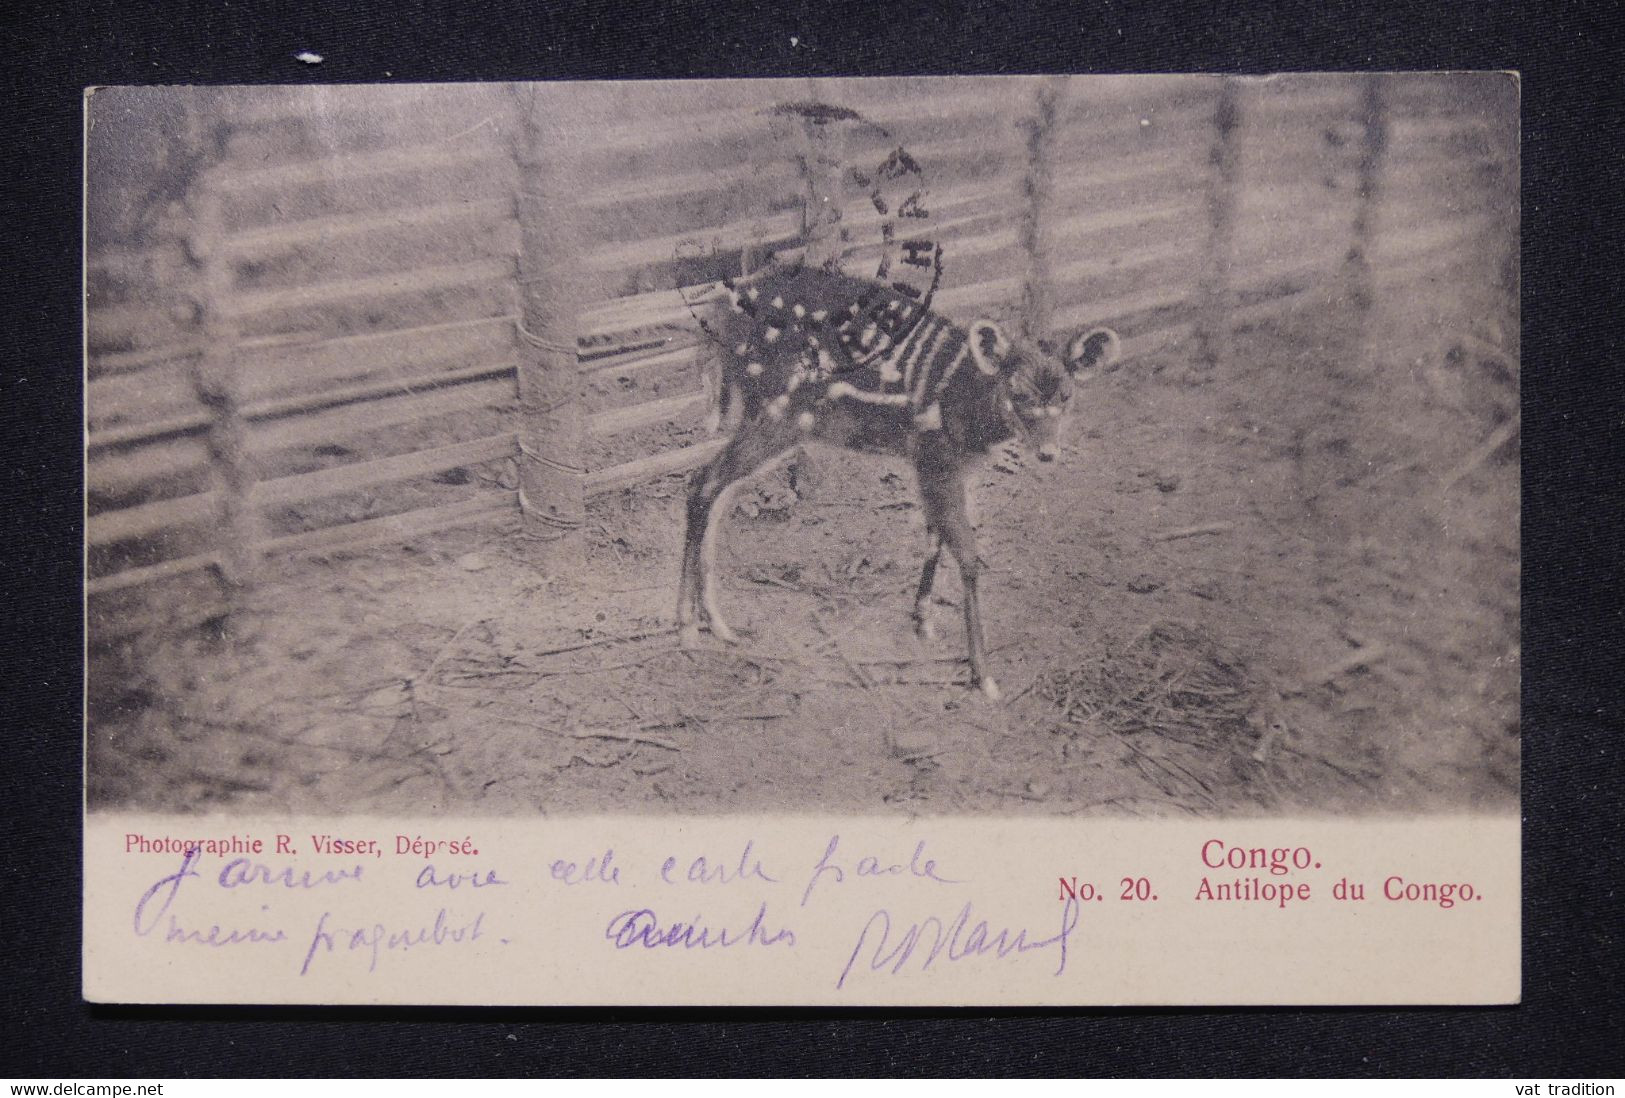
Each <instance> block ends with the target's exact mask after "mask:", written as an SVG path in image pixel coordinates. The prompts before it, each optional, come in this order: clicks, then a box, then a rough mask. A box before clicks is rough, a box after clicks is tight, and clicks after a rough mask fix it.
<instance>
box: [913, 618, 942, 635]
mask: <svg viewBox="0 0 1625 1098" xmlns="http://www.w3.org/2000/svg"><path fill="white" fill-rule="evenodd" d="M914 635H915V636H916V637H919V638H920V639H921V640H923V641H934V640H936V639H937V627H936V626H934V625H932V624H931V619H930V618H927V617H925V616H924V615H923V614H916V615H915V616H914Z"/></svg>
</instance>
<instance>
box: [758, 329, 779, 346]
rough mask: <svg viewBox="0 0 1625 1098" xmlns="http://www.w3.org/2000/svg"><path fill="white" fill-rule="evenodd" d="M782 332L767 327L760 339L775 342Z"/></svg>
mask: <svg viewBox="0 0 1625 1098" xmlns="http://www.w3.org/2000/svg"><path fill="white" fill-rule="evenodd" d="M783 334H784V333H783V332H781V331H779V330H778V329H777V328H769V329H767V330H766V331H765V332H763V333H762V339H764V340H765V341H767V342H768V343H777V342H778V341H779V336H781V335H783Z"/></svg>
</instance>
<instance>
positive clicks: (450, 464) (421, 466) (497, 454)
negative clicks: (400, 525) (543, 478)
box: [254, 431, 517, 507]
mask: <svg viewBox="0 0 1625 1098" xmlns="http://www.w3.org/2000/svg"><path fill="white" fill-rule="evenodd" d="M515 446H516V443H515V441H514V435H513V432H511V431H507V432H504V433H502V434H499V435H488V436H487V437H485V438H477V439H473V440H471V441H469V442H454V443H452V444H451V445H449V446H436V447H435V448H434V449H432V450H419V451H417V452H416V453H410V454H398V455H396V456H395V457H387V458H379V459H378V460H376V461H364V462H359V463H357V464H353V465H339V466H335V467H334V468H332V469H321V470H318V471H317V472H314V473H301V474H300V475H298V476H292V477H278V478H277V479H275V480H265V481H261V482H260V483H259V484H257V485H255V487H254V502H255V503H258V504H260V505H262V506H265V507H276V506H281V505H285V504H290V503H304V502H307V501H309V500H313V499H317V498H319V497H321V496H331V495H337V494H339V493H340V492H355V491H359V490H360V489H362V488H373V487H376V486H377V485H380V484H390V483H393V482H395V481H398V480H410V479H411V478H412V477H422V476H428V475H429V474H431V473H443V472H445V471H446V470H447V469H457V468H461V467H462V466H464V465H480V464H482V463H484V462H487V461H496V460H498V459H499V458H505V457H511V456H513V454H514V453H516V452H517V451H516V449H515Z"/></svg>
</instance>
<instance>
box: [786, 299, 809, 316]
mask: <svg viewBox="0 0 1625 1098" xmlns="http://www.w3.org/2000/svg"><path fill="white" fill-rule="evenodd" d="M790 311H791V312H792V313H795V314H796V319H797V320H799V319H801V318H802V317H804V316H806V315H807V307H806V306H805V305H802V304H800V303H799V302H798V303H797V304H796V307H795V308H793V309H791V310H790Z"/></svg>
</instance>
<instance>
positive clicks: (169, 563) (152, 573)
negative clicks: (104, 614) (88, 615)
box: [85, 553, 220, 597]
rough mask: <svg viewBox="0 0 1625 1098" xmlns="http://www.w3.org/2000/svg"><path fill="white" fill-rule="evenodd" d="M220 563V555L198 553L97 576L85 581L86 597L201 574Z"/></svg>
mask: <svg viewBox="0 0 1625 1098" xmlns="http://www.w3.org/2000/svg"><path fill="white" fill-rule="evenodd" d="M219 562H220V554H218V553H198V554H197V555H195V556H190V557H176V558H174V559H173V560H166V561H163V562H161V563H159V564H149V565H146V566H144V567H141V568H126V569H125V570H124V571H122V572H114V573H112V574H110V575H106V576H97V577H96V578H94V579H89V580H86V581H85V595H86V596H87V597H90V596H95V595H107V594H111V593H113V592H114V591H123V590H125V589H126V588H130V587H140V586H141V585H142V584H146V583H157V582H158V581H159V580H165V579H169V578H170V577H171V576H184V575H186V574H187V573H188V572H200V571H202V570H203V569H205V568H212V567H214V566H215V565H216V564H218V563H219Z"/></svg>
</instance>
